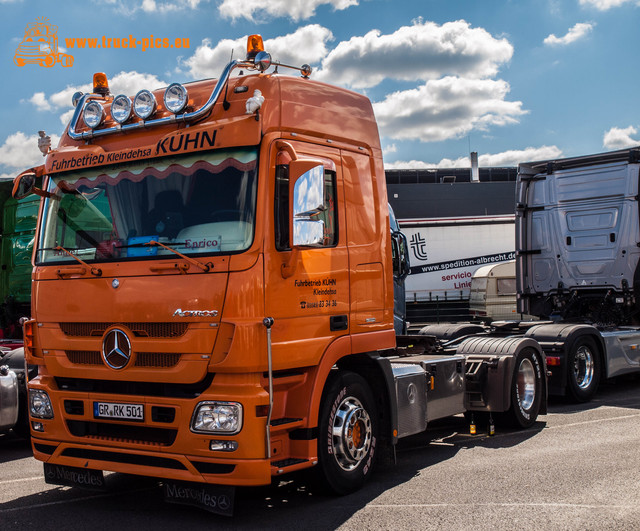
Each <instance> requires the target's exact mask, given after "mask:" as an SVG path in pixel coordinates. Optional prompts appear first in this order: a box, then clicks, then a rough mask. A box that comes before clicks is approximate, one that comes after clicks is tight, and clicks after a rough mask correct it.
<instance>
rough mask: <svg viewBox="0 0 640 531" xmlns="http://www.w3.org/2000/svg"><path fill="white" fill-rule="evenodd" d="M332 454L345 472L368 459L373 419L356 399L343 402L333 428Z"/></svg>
mask: <svg viewBox="0 0 640 531" xmlns="http://www.w3.org/2000/svg"><path fill="white" fill-rule="evenodd" d="M331 435H332V437H331V440H332V453H333V457H334V458H335V460H336V462H337V463H338V465H339V466H340V468H342V469H343V470H346V471H347V472H348V471H351V470H354V469H355V468H357V466H358V465H359V464H360V463H361V462H362V460H363V459H364V458H365V457H366V455H367V453H368V452H369V449H370V448H371V440H372V438H373V431H372V426H371V417H369V413H367V410H366V409H365V408H364V407H363V406H362V403H361V402H360V401H359V400H358V399H357V398H355V397H353V396H350V397H347V398H345V399H344V400H342V402H340V405H339V406H338V408H337V411H336V415H335V417H334V419H333V426H332V428H331Z"/></svg>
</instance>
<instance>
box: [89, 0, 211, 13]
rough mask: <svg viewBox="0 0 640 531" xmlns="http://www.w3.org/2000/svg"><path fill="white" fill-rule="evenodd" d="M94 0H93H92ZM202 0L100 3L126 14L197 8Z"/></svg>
mask: <svg viewBox="0 0 640 531" xmlns="http://www.w3.org/2000/svg"><path fill="white" fill-rule="evenodd" d="M94 1H95V0H94ZM202 1H203V0H172V1H162V0H160V1H158V0H143V1H142V2H140V1H139V0H135V1H134V0H101V1H100V2H97V1H96V2H95V3H100V4H105V3H106V4H110V5H113V6H114V7H115V9H116V11H118V12H120V13H124V14H126V15H133V14H134V13H136V12H137V11H144V12H145V13H160V14H165V13H175V12H178V11H183V10H187V9H191V10H195V9H198V7H199V6H200V4H201V3H202Z"/></svg>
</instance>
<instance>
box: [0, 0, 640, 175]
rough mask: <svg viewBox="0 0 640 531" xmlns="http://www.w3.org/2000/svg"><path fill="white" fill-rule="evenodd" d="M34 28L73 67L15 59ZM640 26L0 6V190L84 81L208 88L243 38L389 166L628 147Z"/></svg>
mask: <svg viewBox="0 0 640 531" xmlns="http://www.w3.org/2000/svg"><path fill="white" fill-rule="evenodd" d="M38 21H40V22H46V23H47V24H49V25H50V26H51V27H52V30H51V31H52V32H55V34H56V35H57V38H58V45H59V49H58V52H59V53H60V54H66V55H67V56H72V57H73V64H72V65H71V66H66V67H65V66H63V64H64V62H65V61H69V59H65V56H64V55H57V56H56V57H57V59H58V61H57V62H56V63H55V64H54V65H53V66H51V67H44V66H40V65H38V64H24V65H22V66H20V65H19V64H16V57H17V55H18V54H17V53H16V50H17V49H18V46H19V45H20V44H21V42H22V41H23V38H24V37H25V32H26V29H27V27H28V26H29V25H32V24H34V23H36V22H38ZM638 22H640V0H144V1H139V0H138V1H135V0H99V1H98V0H84V1H83V2H66V1H65V2H55V3H54V2H52V1H51V0H49V1H41V0H34V1H28V0H0V42H1V46H2V56H1V58H0V79H1V81H2V83H0V179H8V178H13V177H14V176H15V175H17V174H18V173H20V172H21V171H23V170H24V169H27V168H30V167H32V166H35V165H39V164H42V162H43V158H42V155H41V153H40V151H39V150H38V147H37V138H38V131H41V130H44V131H46V133H47V134H49V135H50V136H51V137H52V140H53V144H54V146H55V145H57V142H58V140H59V137H60V135H61V134H62V133H63V131H64V129H65V127H66V125H67V123H68V121H69V120H70V117H71V114H72V110H73V107H72V104H71V96H72V95H73V93H74V92H76V91H77V90H80V91H82V92H90V91H91V81H92V76H93V73H94V72H105V73H106V74H107V76H108V78H109V84H110V88H111V92H112V93H113V94H114V95H116V94H120V93H125V94H127V95H130V96H133V95H135V93H136V92H137V91H138V90H141V89H143V88H147V89H156V88H160V87H163V86H167V85H168V84H170V83H173V82H188V81H192V80H195V79H202V78H210V77H213V78H217V77H218V76H219V75H220V73H221V71H222V69H223V68H224V66H225V65H226V64H227V63H228V61H229V59H230V57H231V56H232V53H233V57H234V58H236V59H237V58H244V55H245V51H246V38H247V35H250V34H253V33H259V34H261V35H262V36H263V39H264V41H265V47H266V49H267V51H269V52H270V53H271V55H272V57H273V59H274V60H278V61H280V62H282V63H285V64H293V65H302V64H304V63H308V64H310V65H311V66H312V67H313V73H312V75H311V77H312V78H313V79H318V80H322V81H325V82H328V83H332V84H336V85H340V86H343V87H347V88H350V89H352V90H355V91H358V92H361V93H363V94H365V95H366V96H367V97H369V98H370V100H371V101H372V103H373V108H374V112H375V114H376V119H377V122H378V126H379V129H380V136H381V142H382V147H383V155H384V161H385V167H386V168H387V169H402V168H435V167H447V168H450V167H468V166H469V153H470V152H472V151H475V152H477V153H478V157H479V164H480V166H516V165H517V164H518V163H519V162H527V161H533V160H544V159H556V158H562V157H572V156H579V155H585V154H592V153H600V152H603V151H610V150H615V149H623V148H626V147H630V146H636V145H640V104H639V102H638V98H637V94H638V88H639V87H640V68H638V53H637V52H638V50H640V31H638ZM81 39H82V41H81ZM85 39H86V40H85ZM88 39H97V41H96V42H97V44H101V47H100V48H97V47H93V48H90V45H89V40H88ZM134 41H135V42H136V43H137V44H136V46H135V47H132V46H131V45H130V42H131V43H133V42H134ZM82 42H84V48H82V47H81V43H82ZM152 43H153V44H154V46H153V47H151V44H152ZM116 44H117V45H118V47H116ZM107 45H109V46H107ZM125 45H126V48H125ZM53 51H55V50H53ZM281 73H285V71H284V70H281ZM291 74H292V75H294V74H295V73H294V72H293V71H291Z"/></svg>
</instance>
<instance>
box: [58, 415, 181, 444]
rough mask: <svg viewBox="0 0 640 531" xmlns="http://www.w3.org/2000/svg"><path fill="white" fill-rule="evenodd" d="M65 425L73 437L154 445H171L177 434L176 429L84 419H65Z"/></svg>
mask: <svg viewBox="0 0 640 531" xmlns="http://www.w3.org/2000/svg"><path fill="white" fill-rule="evenodd" d="M67 427H68V428H69V431H70V432H71V434H72V435H74V436H75V437H86V438H89V439H98V440H102V441H115V442H126V443H132V444H145V445H154V446H171V445H172V444H173V443H174V441H175V440H176V436H177V435H178V430H171V429H164V428H151V427H148V426H140V425H136V426H133V425H130V424H126V425H125V424H115V423H107V422H90V421H84V420H67Z"/></svg>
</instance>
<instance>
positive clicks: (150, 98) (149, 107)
mask: <svg viewBox="0 0 640 531" xmlns="http://www.w3.org/2000/svg"><path fill="white" fill-rule="evenodd" d="M157 105H158V104H157V103H156V98H155V96H154V95H153V94H152V93H151V91H149V90H146V89H144V90H141V91H140V92H138V93H137V94H136V97H135V98H134V99H133V112H135V113H136V116H138V118H141V119H142V120H146V119H147V118H149V117H150V116H151V115H152V114H153V113H154V112H156V107H157Z"/></svg>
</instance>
